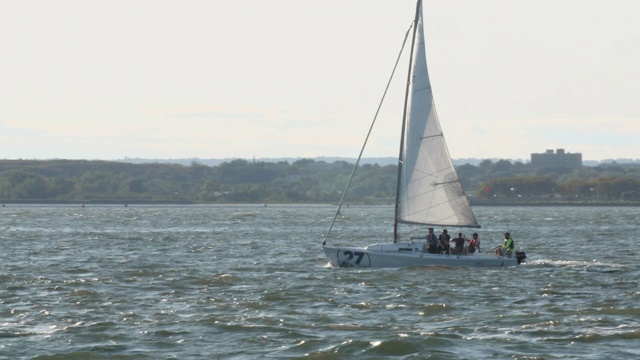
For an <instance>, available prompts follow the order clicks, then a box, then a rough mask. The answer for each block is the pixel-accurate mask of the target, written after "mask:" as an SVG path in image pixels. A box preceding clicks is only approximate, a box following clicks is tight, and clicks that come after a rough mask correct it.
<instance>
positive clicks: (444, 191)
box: [322, 0, 526, 268]
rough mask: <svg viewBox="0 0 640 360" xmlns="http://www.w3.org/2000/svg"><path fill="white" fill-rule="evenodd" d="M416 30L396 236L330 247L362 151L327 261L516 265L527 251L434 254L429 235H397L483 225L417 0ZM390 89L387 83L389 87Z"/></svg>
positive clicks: (400, 161) (400, 162) (376, 264)
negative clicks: (440, 103) (457, 152)
mask: <svg viewBox="0 0 640 360" xmlns="http://www.w3.org/2000/svg"><path fill="white" fill-rule="evenodd" d="M412 28H413V31H412V36H411V39H412V42H411V54H410V56H409V59H410V60H409V73H408V75H407V87H406V90H405V101H404V111H403V119H402V127H401V129H402V130H401V137H400V151H399V157H398V174H397V186H396V199H395V218H394V226H393V240H391V241H388V242H380V243H376V244H372V245H368V246H330V245H327V240H329V239H330V237H331V236H330V233H331V229H332V228H333V225H334V223H335V222H336V219H337V218H338V216H339V215H340V210H341V207H342V204H343V201H344V195H345V194H346V192H347V190H348V187H349V184H350V182H351V179H353V175H354V173H355V170H356V169H357V167H358V163H359V160H360V158H361V157H362V151H361V152H360V157H358V161H357V162H356V164H355V166H354V170H353V173H352V174H351V178H350V179H349V182H348V183H347V188H346V189H345V191H344V192H343V195H342V199H341V200H340V203H339V204H338V208H337V209H336V212H335V215H334V217H333V221H332V222H331V225H330V227H329V231H328V232H327V233H326V234H325V237H324V241H323V243H322V246H323V249H324V252H325V254H326V256H327V258H328V259H329V262H330V263H331V264H332V265H333V266H339V267H365V268H368V267H374V268H378V267H405V266H425V265H444V266H471V267H506V266H514V265H518V264H520V263H521V262H523V260H524V259H525V258H526V254H525V253H524V252H523V251H521V250H520V251H513V252H506V253H505V254H504V255H503V254H502V253H500V254H496V253H494V252H493V251H490V252H485V253H480V252H475V253H473V254H468V255H462V254H455V255H454V254H451V253H450V252H447V253H432V252H431V251H428V247H427V243H426V237H425V240H417V241H416V240H412V239H411V238H410V237H409V239H408V240H407V239H405V238H406V237H408V236H404V235H401V234H400V233H399V228H400V226H416V225H418V226H438V227H449V228H479V227H480V225H479V224H478V222H477V220H476V217H475V215H474V213H473V210H472V209H471V206H470V204H469V201H468V199H467V197H466V195H465V193H464V190H463V188H462V184H461V182H460V179H459V178H458V175H457V173H456V170H455V168H454V166H453V162H452V161H451V157H450V155H449V151H448V148H447V145H446V143H445V138H444V135H443V133H442V129H441V127H440V121H439V119H438V116H437V114H436V109H435V104H434V100H433V92H432V88H431V82H430V80H429V72H428V70H427V59H426V51H425V42H424V29H423V20H422V1H421V0H418V2H417V5H416V12H415V17H414V21H413V24H412ZM409 33H410V32H409V31H408V32H407V35H406V36H405V43H406V40H407V38H408V36H409ZM403 47H404V45H403ZM399 58H400V56H399V57H398V59H399ZM396 66H397V62H396ZM394 72H395V68H394ZM392 77H393V76H392ZM388 87H389V85H387V89H388ZM385 93H386V91H385ZM374 122H375V119H374ZM372 126H373V124H372ZM369 133H371V130H369ZM367 138H368V136H367ZM365 145H366V141H365ZM362 150H364V146H363V149H362Z"/></svg>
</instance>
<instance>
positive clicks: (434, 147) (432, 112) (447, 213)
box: [396, 2, 479, 227]
mask: <svg viewBox="0 0 640 360" xmlns="http://www.w3.org/2000/svg"><path fill="white" fill-rule="evenodd" d="M418 7H419V8H418V12H419V14H418V16H417V17H416V21H417V24H416V29H417V33H416V36H415V37H414V44H413V47H412V48H413V55H412V60H413V61H412V68H411V77H410V78H411V79H412V81H411V84H409V91H408V95H407V96H408V98H407V101H406V108H405V114H406V115H405V116H406V118H405V131H404V134H403V141H402V144H403V148H402V149H401V157H400V158H401V161H402V165H403V166H402V169H401V171H399V181H398V196H397V214H396V221H397V222H400V223H405V224H421V225H434V226H456V227H479V225H478V222H477V220H476V217H475V215H474V214H473V211H472V210H471V206H470V205H469V203H468V201H467V197H466V195H465V193H464V190H463V188H462V184H461V182H460V179H459V178H458V175H457V173H456V170H455V168H454V166H453V163H452V162H451V158H450V155H449V150H448V148H447V144H446V142H445V139H444V134H443V132H442V129H441V127H440V121H439V119H438V115H437V112H436V108H435V103H434V99H433V91H432V88H431V81H430V79H429V72H428V69H427V60H426V50H425V42H424V30H423V26H422V4H421V2H420V3H419V6H418Z"/></svg>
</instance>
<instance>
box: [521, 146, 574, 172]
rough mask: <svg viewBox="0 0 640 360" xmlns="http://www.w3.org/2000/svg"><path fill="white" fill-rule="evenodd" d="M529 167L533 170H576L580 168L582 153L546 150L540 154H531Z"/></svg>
mask: <svg viewBox="0 0 640 360" xmlns="http://www.w3.org/2000/svg"><path fill="white" fill-rule="evenodd" d="M531 166H533V167H534V168H538V169H539V168H546V167H549V168H558V167H564V168H569V169H578V168H580V167H581V166H582V153H575V154H572V153H568V152H565V151H564V149H558V150H556V151H555V152H554V151H553V150H547V151H546V152H544V153H542V154H531Z"/></svg>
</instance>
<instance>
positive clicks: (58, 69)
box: [0, 0, 640, 160]
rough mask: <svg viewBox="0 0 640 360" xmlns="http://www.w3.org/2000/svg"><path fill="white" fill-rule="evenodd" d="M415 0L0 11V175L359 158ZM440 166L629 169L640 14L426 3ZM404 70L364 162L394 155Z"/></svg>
mask: <svg viewBox="0 0 640 360" xmlns="http://www.w3.org/2000/svg"><path fill="white" fill-rule="evenodd" d="M414 9H415V1H414V0H243V1H236V0H209V1H204V0H202V1H195V0H179V1H178V0H157V1H152V0H148V1H143V0H127V1H117V0H112V1H101V0H93V1H89V0H82V1H81V0H56V1H44V0H40V1H34V0H0V159H91V160H92V159H102V160H114V159H123V158H125V157H129V158H154V159H176V158H202V159H210V158H247V159H250V158H274V157H301V158H303V157H319V156H343V157H356V156H357V155H358V153H359V151H360V148H361V147H362V144H363V141H364V138H365V136H366V133H367V131H368V129H369V126H370V124H371V121H372V119H373V116H374V114H375V112H376V108H377V106H378V103H379V102H380V99H381V97H382V94H383V91H384V88H385V85H386V83H387V81H388V78H389V76H390V74H391V70H392V68H393V64H394V62H395V60H396V57H397V56H398V53H399V51H400V47H401V44H402V40H403V38H404V34H405V32H406V31H407V30H408V28H409V26H410V25H411V21H412V19H413V13H414ZM424 9H425V10H424V19H425V36H426V43H427V62H428V66H429V72H430V76H431V81H432V86H433V91H434V96H435V102H436V108H437V111H438V115H439V117H440V121H441V123H442V128H443V131H444V133H445V137H446V139H447V143H448V147H449V152H450V153H451V156H452V157H453V158H454V159H459V158H502V159H529V157H530V154H531V153H541V152H544V151H546V150H547V149H557V148H562V149H565V150H566V151H567V152H571V153H576V152H580V153H582V154H583V159H584V160H605V159H617V158H627V159H640V140H639V139H640V46H639V45H638V44H640V22H638V21H637V17H638V14H640V1H637V0H425V4H424ZM405 59H406V57H403V58H402V62H401V64H400V66H399V69H398V73H397V74H396V76H395V77H394V82H393V83H392V85H391V87H390V90H389V94H388V95H387V97H386V100H385V102H384V104H383V107H382V109H381V111H380V115H379V116H378V120H377V121H376V127H375V128H374V131H373V133H372V137H371V139H370V140H369V145H368V146H367V149H366V151H365V153H364V156H365V157H387V156H389V157H394V156H397V154H398V150H397V146H398V144H399V133H400V121H401V116H402V102H403V96H404V87H403V82H404V81H405V77H406V69H407V65H406V60H405Z"/></svg>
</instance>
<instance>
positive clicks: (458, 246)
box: [449, 232, 465, 254]
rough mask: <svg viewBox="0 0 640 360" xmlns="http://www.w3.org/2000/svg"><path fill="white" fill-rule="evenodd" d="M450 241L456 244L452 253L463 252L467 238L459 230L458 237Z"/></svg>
mask: <svg viewBox="0 0 640 360" xmlns="http://www.w3.org/2000/svg"><path fill="white" fill-rule="evenodd" d="M449 241H450V242H454V243H455V246H454V247H453V249H451V253H452V254H462V251H463V249H464V241H465V238H464V236H462V233H461V232H459V233H458V237H457V238H455V239H453V240H449Z"/></svg>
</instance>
